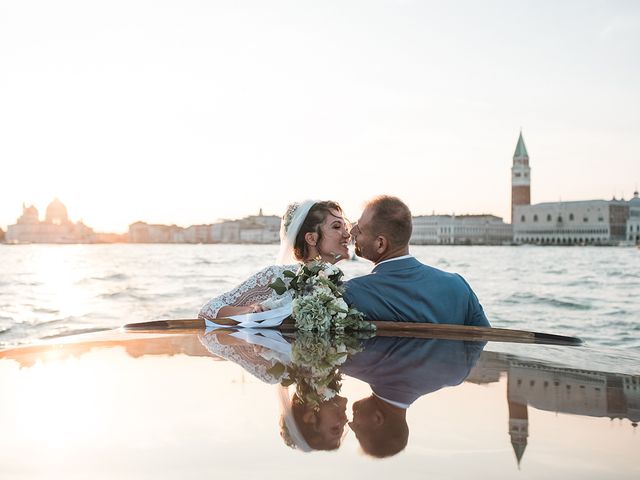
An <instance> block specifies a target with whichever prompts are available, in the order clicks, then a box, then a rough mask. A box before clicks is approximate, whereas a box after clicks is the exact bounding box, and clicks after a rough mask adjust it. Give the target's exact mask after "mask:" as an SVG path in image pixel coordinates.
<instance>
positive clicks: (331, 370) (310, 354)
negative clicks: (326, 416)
mask: <svg viewBox="0 0 640 480" xmlns="http://www.w3.org/2000/svg"><path fill="white" fill-rule="evenodd" d="M360 337H361V336H358V337H355V336H344V335H341V336H331V337H330V336H329V334H328V333H325V334H323V335H317V334H314V333H311V332H298V333H297V334H296V338H295V340H294V341H293V344H292V345H291V363H289V364H286V365H285V364H283V363H280V362H277V363H276V364H275V365H274V366H273V367H271V368H270V369H269V370H267V373H269V374H270V375H272V376H273V377H274V378H276V379H278V381H279V382H280V385H282V386H283V387H288V386H290V385H293V384H295V385H296V394H297V396H298V398H300V399H301V400H302V402H303V403H304V404H306V405H309V406H311V407H313V408H317V407H318V406H319V405H320V404H321V403H323V402H326V401H328V400H331V399H332V398H333V397H335V396H336V395H337V394H338V393H340V387H341V385H340V380H341V379H342V376H341V374H340V372H339V370H338V368H339V367H340V365H342V364H343V363H344V362H345V361H346V360H347V358H349V357H350V356H351V355H353V354H355V353H357V352H359V351H361V350H362V347H361V345H360V344H361V338H360ZM363 338H364V337H363Z"/></svg>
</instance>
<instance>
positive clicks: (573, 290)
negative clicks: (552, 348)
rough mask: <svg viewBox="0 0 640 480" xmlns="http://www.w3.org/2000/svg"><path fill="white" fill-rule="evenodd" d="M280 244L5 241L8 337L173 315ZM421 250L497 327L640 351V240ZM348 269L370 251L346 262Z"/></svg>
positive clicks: (365, 267) (187, 312) (0, 311)
mask: <svg viewBox="0 0 640 480" xmlns="http://www.w3.org/2000/svg"><path fill="white" fill-rule="evenodd" d="M276 252H277V246H275V245H139V244H122V245H18V246H11V245H0V263H1V265H2V270H1V271H0V347H7V346H12V345H17V344H24V343H30V342H33V341H34V340H38V339H43V338H48V337H52V336H58V335H65V334H72V333H78V332H83V331H91V330H95V329H101V328H113V327H118V326H120V325H122V324H124V323H129V322H137V321H145V320H157V319H166V318H194V317H195V316H196V315H197V312H198V310H199V307H200V306H201V305H202V304H203V303H204V302H205V301H207V300H208V299H209V298H210V297H211V296H214V295H217V294H219V293H221V292H223V291H225V290H228V289H230V288H232V287H233V286H235V285H236V284H237V283H239V282H240V281H242V280H243V279H244V278H246V277H247V276H249V275H250V274H251V273H253V272H255V271H257V270H258V269H260V268H262V267H264V266H266V265H269V264H270V263H271V262H272V259H273V258H274V257H275V255H276ZM412 253H413V254H414V255H415V256H416V257H417V258H418V259H420V260H421V261H423V262H425V263H427V264H430V265H433V266H435V267H437V268H440V269H443V270H447V271H452V272H458V273H460V274H462V275H463V276H464V277H465V278H466V279H467V280H468V281H469V283H470V284H471V286H472V287H473V288H474V290H475V291H476V293H477V295H478V297H479V298H480V301H481V303H482V305H483V306H484V309H485V311H486V313H487V316H488V318H489V319H490V321H491V323H492V325H493V326H496V327H506V328H517V329H525V330H535V331H543V332H550V333H559V334H565V335H578V336H580V337H582V338H583V339H584V340H586V342H587V345H588V346H590V347H597V348H599V349H601V350H602V349H604V350H609V349H613V351H614V355H615V352H619V353H620V354H622V353H624V354H625V355H636V354H637V355H640V250H638V249H636V248H599V247H547V248H545V247H527V246H525V247H434V246H414V247H412ZM339 266H340V267H341V268H342V269H343V270H344V272H345V276H346V277H347V278H350V277H353V276H357V275H362V274H365V273H367V272H369V271H370V269H371V267H372V264H371V263H370V262H368V261H364V260H357V261H344V262H341V263H340V264H339Z"/></svg>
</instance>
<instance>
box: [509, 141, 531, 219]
mask: <svg viewBox="0 0 640 480" xmlns="http://www.w3.org/2000/svg"><path fill="white" fill-rule="evenodd" d="M517 205H531V168H529V154H528V153H527V147H526V146H525V145H524V138H522V131H520V137H518V144H517V145H516V151H515V153H514V154H513V166H512V167H511V224H512V225H513V222H514V218H515V216H514V215H515V207H516V206H517Z"/></svg>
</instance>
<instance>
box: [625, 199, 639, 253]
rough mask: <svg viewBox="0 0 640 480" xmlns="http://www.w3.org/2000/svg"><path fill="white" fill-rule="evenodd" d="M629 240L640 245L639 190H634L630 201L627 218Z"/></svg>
mask: <svg viewBox="0 0 640 480" xmlns="http://www.w3.org/2000/svg"><path fill="white" fill-rule="evenodd" d="M627 242H629V243H631V244H633V245H640V197H638V191H637V190H636V191H635V192H633V198H632V199H631V200H630V201H629V220H627Z"/></svg>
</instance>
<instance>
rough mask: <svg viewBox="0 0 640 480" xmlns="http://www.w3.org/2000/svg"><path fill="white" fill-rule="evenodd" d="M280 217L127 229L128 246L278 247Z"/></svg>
mask: <svg viewBox="0 0 640 480" xmlns="http://www.w3.org/2000/svg"><path fill="white" fill-rule="evenodd" d="M279 232H280V217H277V216H275V215H263V213H262V210H260V213H259V214H258V215H250V216H248V217H245V218H243V219H240V220H222V221H220V222H217V223H214V224H209V225H191V226H190V227H187V228H182V227H179V226H177V225H150V224H147V223H145V222H135V223H132V224H131V225H129V241H130V242H131V243H278V241H279V239H280V238H279Z"/></svg>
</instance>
